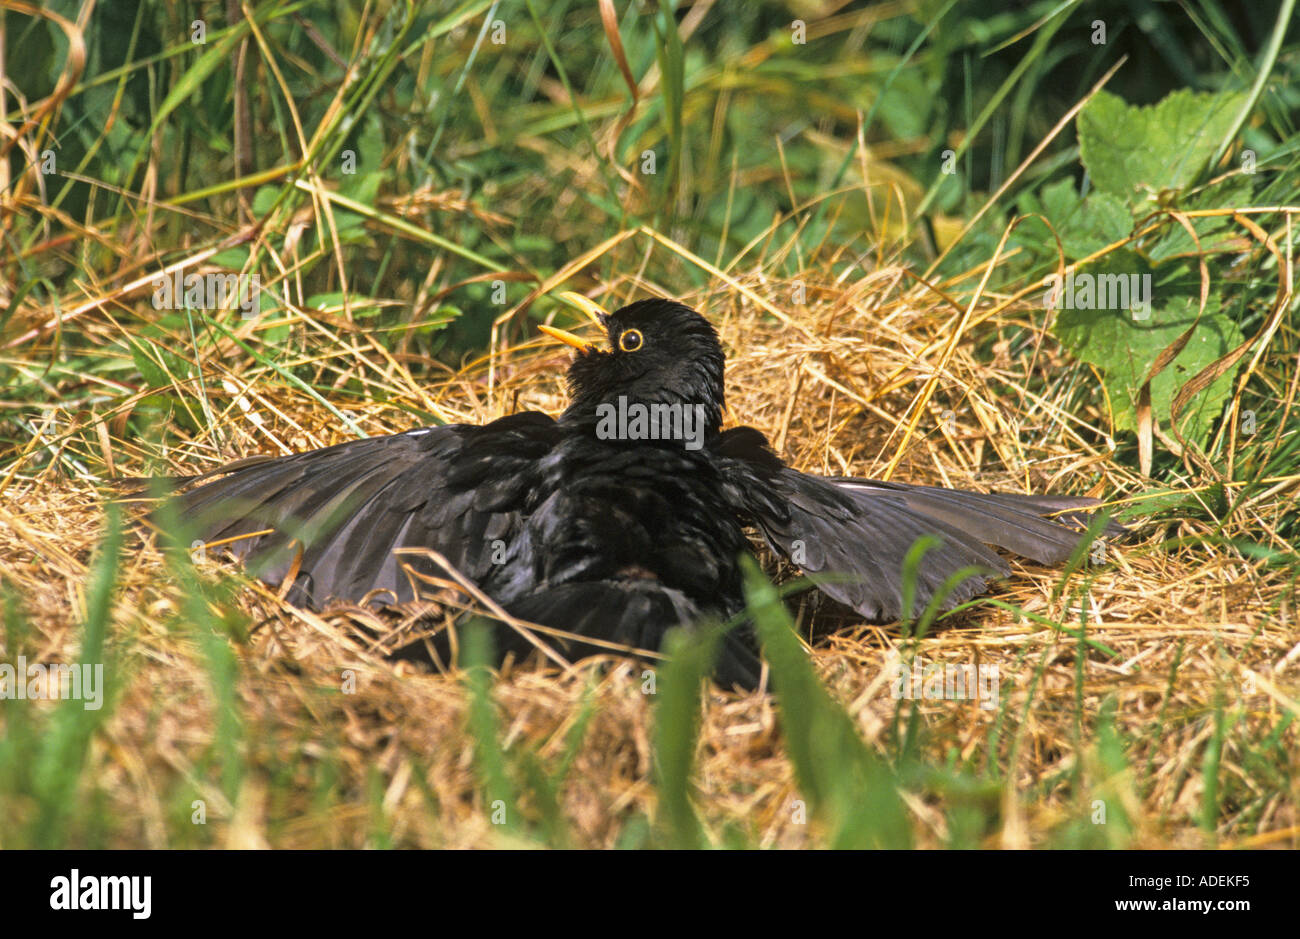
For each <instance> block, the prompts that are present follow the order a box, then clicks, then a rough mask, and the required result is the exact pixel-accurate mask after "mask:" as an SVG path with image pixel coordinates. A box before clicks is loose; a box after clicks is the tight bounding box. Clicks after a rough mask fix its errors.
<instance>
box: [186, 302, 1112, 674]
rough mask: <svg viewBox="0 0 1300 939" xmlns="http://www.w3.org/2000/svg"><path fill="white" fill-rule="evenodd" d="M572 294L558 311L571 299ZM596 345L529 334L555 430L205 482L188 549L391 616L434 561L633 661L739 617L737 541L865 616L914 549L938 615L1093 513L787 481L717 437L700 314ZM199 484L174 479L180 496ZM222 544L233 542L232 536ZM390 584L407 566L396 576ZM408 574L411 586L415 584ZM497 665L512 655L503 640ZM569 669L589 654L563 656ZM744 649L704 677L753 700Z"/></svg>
mask: <svg viewBox="0 0 1300 939" xmlns="http://www.w3.org/2000/svg"><path fill="white" fill-rule="evenodd" d="M570 296H573V295H570ZM586 303H587V304H588V306H587V307H586V310H587V312H588V313H589V315H591V316H592V318H593V319H596V320H598V321H599V323H600V325H601V326H602V327H603V328H604V331H605V339H606V340H607V345H603V346H602V345H601V344H597V343H588V342H586V341H584V340H583V339H581V338H579V337H578V336H576V335H574V334H572V333H568V332H565V331H563V330H557V329H552V328H550V327H541V328H542V329H543V330H544V331H545V332H547V333H548V334H549V335H551V336H553V337H555V338H557V339H560V340H561V341H563V342H566V343H568V344H569V345H571V346H573V347H575V348H576V349H577V354H576V356H575V357H574V359H573V362H572V364H571V365H570V367H569V371H568V387H569V392H570V398H571V403H570V404H569V406H568V408H567V409H566V410H565V411H564V412H563V414H561V415H560V417H559V418H558V419H553V418H551V417H549V416H547V415H545V414H542V413H540V412H536V411H524V412H521V413H517V414H513V415H511V416H509V417H503V418H500V419H499V420H495V421H492V422H491V423H488V424H484V425H481V426H478V425H468V424H452V425H446V426H439V427H423V428H420V429H418V430H411V431H407V432H405V433H400V434H393V435H391V436H385V437H371V438H368V439H363V440H355V441H350V442H347V443H342V444H339V445H337V446H332V447H326V448H324V449H320V450H312V451H309V452H306V453H299V454H294V455H291V456H284V457H279V458H267V459H253V460H245V461H242V462H240V463H236V464H233V465H231V466H228V467H223V468H222V469H220V470H217V471H215V473H223V474H224V475H222V476H221V477H220V478H218V479H216V480H213V481H208V482H206V483H204V484H203V485H201V486H199V487H197V488H194V489H191V490H190V491H188V492H185V493H183V494H182V495H180V496H178V497H177V499H178V505H179V508H180V513H181V516H182V517H183V518H184V519H186V520H189V521H190V522H191V523H192V524H194V525H195V526H196V527H197V530H198V531H199V532H200V533H201V534H202V536H203V538H204V540H205V541H206V542H209V543H211V542H222V543H227V544H228V546H229V548H230V550H231V552H232V553H233V554H235V555H236V556H237V557H240V558H244V559H245V560H247V561H250V562H252V563H253V564H254V569H255V570H256V571H257V573H258V575H259V576H260V577H261V578H262V579H263V580H264V581H266V582H267V583H269V584H271V585H273V586H281V587H282V588H283V587H285V585H284V581H285V580H286V579H289V578H292V582H291V583H290V584H289V585H288V586H287V588H285V589H287V591H288V592H287V597H288V599H289V600H290V601H291V602H293V603H296V604H298V605H301V606H307V607H311V608H320V607H321V606H322V605H323V604H324V603H325V602H326V600H328V599H329V598H331V597H336V598H340V599H344V600H350V601H363V600H364V601H366V602H380V603H397V602H403V601H409V600H412V599H414V598H415V595H416V589H417V586H418V583H419V582H420V581H419V578H420V577H421V576H424V577H429V576H433V577H447V576H448V572H446V571H445V570H443V569H441V567H440V565H439V564H437V563H436V562H435V561H433V560H431V559H429V558H428V557H422V556H419V555H418V553H406V554H395V553H394V551H395V550H397V549H402V548H425V549H432V550H433V551H436V552H438V554H440V555H441V556H442V557H444V558H445V559H446V561H447V563H448V564H449V565H451V566H452V567H453V568H455V570H456V571H457V572H459V573H460V574H462V575H463V576H465V577H467V578H469V579H470V580H471V581H472V582H473V583H474V584H475V585H476V586H477V588H478V589H479V590H481V591H482V593H484V594H486V595H487V597H489V598H491V599H492V600H493V601H495V602H496V603H497V604H499V605H500V606H501V607H503V608H504V609H505V610H506V611H507V612H508V613H509V614H511V615H512V616H514V617H516V618H518V619H521V620H526V621H529V622H534V623H539V624H542V625H544V626H548V627H552V628H555V629H559V630H565V631H568V632H569V633H572V634H576V635H577V636H580V637H587V638H591V639H596V640H603V641H605V642H613V643H621V644H627V645H630V646H634V647H637V648H642V649H651V650H655V649H658V648H659V644H660V640H661V638H662V637H663V635H664V633H665V632H666V631H667V630H668V629H669V628H670V627H673V626H676V625H689V624H693V623H695V622H697V621H699V620H701V619H702V618H705V617H713V618H716V619H721V620H727V619H730V618H731V617H733V616H734V615H736V614H737V613H739V612H740V611H741V610H742V609H743V607H744V600H743V597H742V590H741V573H740V566H739V559H740V557H741V555H742V554H744V553H746V552H748V551H749V550H750V543H749V540H748V538H747V536H746V527H747V526H748V527H752V528H755V529H757V530H758V531H759V532H761V534H762V535H763V537H764V538H765V539H766V541H767V543H768V544H769V545H770V546H771V548H772V549H773V550H774V551H775V552H777V553H778V554H781V555H783V556H785V557H786V558H788V559H790V560H791V561H792V563H794V565H795V566H796V567H798V568H801V569H802V570H803V571H804V572H806V573H809V574H826V575H835V576H833V577H827V578H824V579H821V580H819V582H818V586H819V588H820V589H821V590H822V591H823V592H825V593H826V594H829V595H830V596H831V597H833V598H834V599H835V600H838V601H840V602H842V603H844V604H847V605H848V606H850V607H852V608H853V609H854V610H855V611H856V612H857V613H858V614H859V615H861V616H862V617H863V618H865V619H866V620H868V621H874V622H887V621H892V620H895V619H898V618H899V617H900V616H901V615H902V613H903V610H902V602H903V601H902V597H903V589H902V584H903V571H902V568H903V559H904V557H905V556H906V554H907V552H908V549H909V548H910V547H911V546H912V545H913V543H914V542H915V541H916V540H917V539H918V538H920V537H922V536H924V535H934V536H938V538H939V539H940V542H939V544H938V546H937V547H935V548H933V549H932V550H930V551H928V552H927V553H926V554H925V555H924V556H923V558H922V560H921V562H920V566H919V570H918V574H917V582H916V593H915V602H916V604H917V605H916V608H915V609H916V611H918V612H919V611H920V610H922V609H924V608H925V604H926V603H928V602H929V600H930V599H931V598H932V597H933V596H934V595H935V594H936V593H938V592H939V591H940V590H941V588H942V587H943V585H944V582H945V580H946V579H947V578H948V577H949V576H950V575H952V574H954V573H955V572H957V571H958V570H960V569H961V568H964V567H967V566H974V567H976V568H978V569H979V570H980V571H982V572H983V573H980V574H974V575H971V576H968V577H966V578H965V579H964V580H962V581H961V582H960V583H959V584H958V585H957V587H956V588H955V589H954V590H952V592H951V593H950V594H949V595H948V597H947V599H946V601H945V602H944V607H945V608H951V607H952V606H954V605H956V604H958V603H961V602H963V601H965V600H968V599H970V598H971V597H973V596H975V595H977V594H979V593H981V592H983V591H984V589H985V587H986V585H987V582H988V580H989V579H990V578H992V577H994V576H998V575H1004V574H1006V573H1008V572H1009V568H1008V566H1007V564H1006V562H1005V561H1004V560H1003V559H1002V558H1001V557H1000V556H999V555H998V554H997V553H996V552H995V551H993V550H992V549H991V548H990V547H989V546H990V545H993V546H997V547H1000V548H1004V549H1006V550H1008V551H1012V552H1014V553H1016V554H1018V555H1021V556H1023V557H1026V558H1030V559H1032V560H1034V561H1038V562H1040V563H1043V564H1055V563H1060V562H1061V561H1063V560H1064V559H1065V558H1066V557H1068V556H1069V554H1070V553H1071V551H1072V550H1073V549H1074V548H1075V547H1076V546H1077V544H1078V542H1079V540H1080V538H1081V535H1080V532H1079V530H1078V529H1077V528H1075V527H1071V525H1069V524H1064V523H1062V522H1060V521H1056V520H1052V519H1049V518H1046V517H1044V516H1046V515H1049V514H1063V517H1065V518H1066V519H1067V520H1068V521H1070V522H1071V523H1072V524H1076V525H1077V524H1078V522H1079V519H1080V518H1082V512H1083V511H1084V510H1087V509H1090V508H1094V507H1095V506H1096V505H1097V501H1096V500H1094V499H1088V498H1081V497H1071V496H1040V495H1010V494H985V493H976V492H962V491H955V490H949V489H942V488H938V487H933V486H918V485H909V484H907V483H897V482H881V481H876V480H870V479H858V478H852V477H825V476H815V475H812V474H809V473H803V472H800V471H798V470H795V469H792V468H790V467H789V466H787V465H786V464H785V463H784V462H783V461H782V460H781V459H780V458H779V457H778V456H777V455H776V454H775V453H774V452H773V451H772V449H771V447H770V446H769V445H768V442H767V440H766V438H765V437H764V436H763V435H762V434H761V433H760V432H759V431H757V430H755V429H753V428H751V427H736V428H732V429H728V430H723V429H722V426H721V424H722V411H723V401H724V384H723V369H724V364H725V359H724V355H723V351H722V347H721V345H720V344H719V342H718V337H717V333H716V332H715V331H714V329H713V327H712V326H711V325H710V324H709V322H708V321H707V320H706V319H705V318H704V317H703V316H701V315H700V314H699V313H697V312H695V311H694V310H692V309H690V308H689V307H687V306H684V305H683V304H681V303H676V302H673V301H670V300H661V299H651V300H640V301H638V302H635V303H632V304H630V305H628V306H625V307H623V308H622V309H620V310H618V311H617V312H615V313H613V314H607V313H605V312H604V311H603V310H600V308H599V307H595V305H594V304H591V303H590V301H586ZM212 475H214V474H213V473H209V474H205V476H204V477H186V478H183V479H182V480H180V481H182V482H188V481H191V480H195V479H203V478H206V477H208V476H212ZM231 539H234V540H231ZM403 568H408V569H409V570H406V571H404V570H403ZM413 575H414V576H413ZM497 639H498V642H497V645H498V647H499V650H500V651H504V650H506V649H510V648H514V649H516V650H526V649H527V648H528V646H527V645H526V644H525V643H524V640H523V639H522V638H521V637H520V636H519V635H518V634H517V633H514V632H513V631H511V630H506V629H499V630H498V633H497ZM567 651H568V652H569V653H570V654H574V653H577V654H584V653H590V652H593V651H599V650H598V649H596V648H595V647H593V646H588V645H584V644H583V643H581V642H580V641H576V640H575V641H571V642H570V643H569V644H568V648H567ZM757 675H758V660H757V658H756V656H755V654H754V644H753V640H752V638H751V636H750V634H748V633H746V632H745V631H744V630H743V629H741V630H733V632H732V633H731V634H730V636H729V637H728V639H727V641H726V643H725V645H724V650H723V653H722V656H721V662H720V665H719V671H718V677H719V678H720V679H721V680H723V681H724V682H737V683H740V684H743V685H747V686H752V685H753V684H754V683H755V682H756V680H757Z"/></svg>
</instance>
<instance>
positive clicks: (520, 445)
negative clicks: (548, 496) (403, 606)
mask: <svg viewBox="0 0 1300 939" xmlns="http://www.w3.org/2000/svg"><path fill="white" fill-rule="evenodd" d="M556 436H557V431H556V425H555V422H554V421H553V420H552V419H551V418H550V417H548V416H546V415H544V414H541V413H538V412H522V413H519V414H515V415H512V416H510V417H505V418H501V419H500V420H497V421H493V422H492V423H490V424H486V425H483V426H474V425H462V424H453V425H447V426H443V427H426V428H422V429H420V430H414V431H408V432H406V433H402V434H393V435H390V436H384V437H369V438H365V439H362V440H353V441H348V442H347V443H342V444H338V445H336V446H333V447H326V448H324V449H320V450H312V451H309V452H306V453H297V454H292V455H290V456H284V457H278V458H272V459H266V460H256V459H254V460H244V461H241V462H239V463H236V464H233V466H231V467H226V468H223V469H222V470H218V471H217V472H219V473H224V474H225V475H221V476H220V477H219V478H217V479H214V480H211V481H207V482H203V483H202V484H201V485H199V486H198V487H197V488H194V489H190V490H189V491H187V492H184V493H182V494H180V495H179V496H177V497H176V499H175V502H174V503H173V504H174V507H175V509H176V511H177V512H178V514H179V517H180V519H181V521H182V522H184V523H186V524H187V525H188V526H190V527H192V528H193V530H195V531H197V533H198V534H199V536H200V537H201V538H202V540H203V541H204V542H206V543H214V542H219V543H225V544H226V546H227V549H228V550H229V551H230V552H231V553H233V554H234V555H236V556H237V557H240V558H242V559H244V560H245V561H247V562H248V563H249V564H250V567H251V569H252V570H253V572H254V573H256V574H257V575H258V576H259V577H260V578H261V579H262V580H264V581H266V582H267V583H270V584H272V585H279V584H281V583H282V581H283V580H284V579H285V577H286V576H288V575H290V574H292V575H293V576H294V585H293V588H292V590H291V591H290V593H289V595H288V598H289V599H290V601H291V602H294V603H296V604H298V605H302V606H309V607H315V608H319V607H320V606H321V604H322V603H324V601H325V600H326V599H328V598H329V597H339V598H342V599H347V600H353V601H360V600H361V599H362V598H364V597H366V596H367V595H368V594H370V593H371V592H372V591H382V592H383V596H382V599H383V600H385V601H386V602H389V603H392V602H400V601H405V600H410V599H412V598H413V596H414V591H413V589H412V586H411V582H410V578H409V577H407V576H406V574H405V573H404V572H403V570H402V566H403V565H409V566H411V567H412V568H414V569H417V570H421V572H423V573H429V574H438V575H442V576H445V574H444V572H441V571H437V570H434V568H435V565H433V564H432V562H430V561H428V560H423V559H421V558H418V557H416V556H412V555H406V556H402V555H397V554H394V551H395V550H397V549H400V548H430V549H433V550H435V551H437V552H439V553H441V554H442V555H443V556H445V557H446V558H447V560H448V562H449V563H450V564H451V565H452V566H453V567H455V568H456V569H457V570H458V571H460V572H462V573H464V574H465V575H466V576H468V577H470V578H471V579H473V580H475V581H479V580H480V579H481V578H482V577H483V576H484V575H485V574H486V573H487V571H488V570H490V568H491V565H492V564H493V562H494V561H496V562H498V563H500V562H501V560H502V559H501V558H499V557H494V556H493V555H494V552H498V553H499V552H500V551H502V550H510V549H513V550H518V544H517V541H518V539H516V538H514V537H513V536H514V535H515V534H516V533H517V531H518V529H519V526H520V509H521V506H522V504H523V502H524V500H525V499H526V498H527V495H528V492H529V487H530V485H532V484H533V483H534V482H535V479H534V478H533V476H532V474H531V472H530V471H531V470H533V468H534V467H535V466H536V465H537V462H538V460H539V459H540V457H541V456H542V455H544V454H545V453H546V452H547V451H548V450H549V449H550V447H551V446H552V444H553V442H554V440H555V439H556ZM268 529H269V531H267V530H268ZM261 532H265V533H261ZM259 533H261V534H259Z"/></svg>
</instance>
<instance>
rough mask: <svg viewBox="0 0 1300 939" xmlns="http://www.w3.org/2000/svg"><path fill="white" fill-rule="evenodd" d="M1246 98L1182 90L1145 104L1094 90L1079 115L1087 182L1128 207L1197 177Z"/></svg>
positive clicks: (1080, 154) (1081, 154)
mask: <svg viewBox="0 0 1300 939" xmlns="http://www.w3.org/2000/svg"><path fill="white" fill-rule="evenodd" d="M1244 100H1245V96H1244V95H1243V94H1239V93H1238V94H1227V95H1214V94H1206V93H1197V92H1193V91H1189V90H1187V89H1183V90H1181V91H1175V92H1174V93H1173V94H1171V95H1169V96H1167V97H1166V98H1165V99H1164V100H1163V101H1161V102H1160V103H1159V104H1156V105H1152V106H1149V107H1130V106H1129V105H1128V104H1126V103H1125V102H1124V100H1123V99H1122V98H1119V97H1118V96H1116V95H1113V94H1110V93H1109V92H1106V91H1099V92H1097V94H1096V95H1094V96H1093V98H1092V100H1091V101H1089V102H1088V104H1087V105H1086V106H1085V107H1084V109H1083V110H1082V111H1081V112H1080V113H1079V121H1078V129H1079V156H1080V159H1081V160H1082V161H1083V165H1084V166H1085V167H1086V168H1087V170H1088V174H1089V176H1090V177H1091V178H1092V183H1093V185H1094V186H1096V187H1097V188H1098V189H1099V190H1101V191H1103V192H1108V193H1110V194H1112V195H1114V196H1118V197H1119V198H1120V199H1122V200H1123V201H1124V202H1126V203H1127V204H1128V205H1138V204H1140V203H1143V202H1148V201H1154V200H1155V199H1156V198H1157V197H1158V196H1159V194H1160V193H1161V192H1164V191H1168V190H1175V191H1181V190H1183V189H1186V188H1187V187H1188V186H1190V185H1191V184H1192V183H1194V182H1195V181H1196V178H1197V176H1198V175H1199V174H1200V172H1201V171H1202V170H1203V169H1204V168H1205V165H1206V164H1207V163H1208V162H1209V160H1210V158H1211V157H1212V156H1213V155H1214V151H1215V149H1216V148H1217V147H1218V145H1219V143H1220V142H1221V141H1222V140H1223V137H1224V135H1225V134H1227V133H1228V131H1229V130H1230V129H1231V128H1232V122H1233V119H1234V118H1235V117H1236V114H1237V111H1238V110H1239V109H1240V107H1241V105H1242V102H1243V101H1244Z"/></svg>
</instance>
